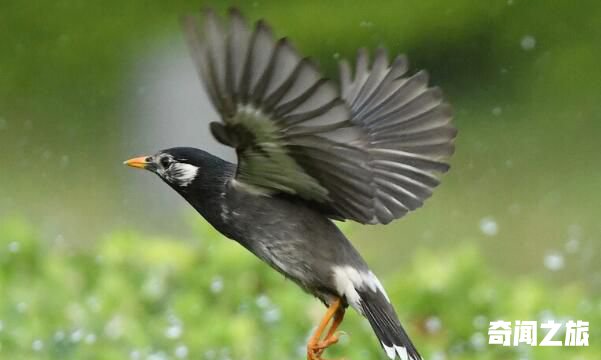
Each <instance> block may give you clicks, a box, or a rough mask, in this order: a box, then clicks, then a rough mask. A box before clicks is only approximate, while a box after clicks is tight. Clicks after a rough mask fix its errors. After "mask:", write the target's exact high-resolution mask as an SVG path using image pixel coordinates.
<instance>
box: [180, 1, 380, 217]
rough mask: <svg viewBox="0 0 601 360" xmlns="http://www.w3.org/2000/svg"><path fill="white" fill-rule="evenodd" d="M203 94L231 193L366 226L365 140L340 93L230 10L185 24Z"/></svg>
mask: <svg viewBox="0 0 601 360" xmlns="http://www.w3.org/2000/svg"><path fill="white" fill-rule="evenodd" d="M184 27H185V30H186V34H187V38H188V42H189V46H190V47H191V50H192V54H193V57H194V60H195V62H196V66H197V68H198V70H199V72H200V75H201V78H202V81H203V83H204V86H205V89H206V91H207V93H208V94H209V96H210V98H211V101H212V103H213V105H214V106H215V107H216V109H217V110H218V112H219V113H220V115H221V119H222V121H221V122H215V123H212V124H211V131H212V133H213V135H214V136H215V137H216V138H217V139H218V140H219V141H220V142H222V143H224V144H226V145H229V146H232V147H234V148H235V149H236V152H237V155H238V167H237V172H236V179H235V184H237V185H240V186H242V187H243V188H245V189H247V190H249V191H258V192H263V193H274V192H275V193H285V194H290V195H295V196H298V197H300V198H302V199H304V200H307V201H311V202H314V203H317V204H322V205H325V207H326V208H328V212H329V213H330V214H331V215H332V216H334V217H336V218H346V219H352V220H356V221H359V222H368V221H369V220H370V219H371V218H373V213H374V210H373V206H372V204H373V199H374V188H373V186H372V184H371V182H372V176H371V172H370V170H369V168H368V161H367V160H368V156H369V155H368V153H367V152H366V151H365V150H364V145H365V141H366V140H367V138H366V134H365V132H364V131H363V130H362V129H360V128H358V127H356V126H354V125H353V124H352V123H351V122H350V109H349V106H348V105H347V104H346V102H345V101H344V100H342V99H341V98H340V96H339V92H338V89H337V88H336V86H335V85H334V84H333V83H332V82H331V81H329V80H326V79H324V78H323V77H322V76H321V74H320V73H319V72H318V70H317V68H316V67H315V65H314V64H312V63H311V62H310V61H309V60H308V59H302V58H301V57H300V56H299V55H298V53H297V52H296V50H295V49H294V48H293V47H292V46H291V44H290V43H289V41H288V40H287V39H285V38H284V39H279V40H276V39H275V38H274V36H273V34H272V32H271V30H270V28H269V27H268V25H266V24H265V22H263V21H259V22H257V23H256V25H255V27H254V28H253V29H251V28H250V27H249V26H248V25H247V24H246V22H245V20H244V19H243V18H242V16H241V15H240V14H239V12H238V11H237V10H235V9H233V10H230V13H229V16H228V18H227V19H226V21H223V22H222V21H221V19H220V18H218V17H217V16H216V15H215V14H214V13H213V12H212V11H205V12H204V17H203V19H202V23H200V22H199V20H198V19H197V18H195V17H186V18H184Z"/></svg>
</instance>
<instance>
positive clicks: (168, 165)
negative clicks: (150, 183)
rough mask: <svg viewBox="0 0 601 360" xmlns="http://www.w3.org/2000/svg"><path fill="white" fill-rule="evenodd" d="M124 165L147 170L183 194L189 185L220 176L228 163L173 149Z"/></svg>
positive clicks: (196, 151)
mask: <svg viewBox="0 0 601 360" xmlns="http://www.w3.org/2000/svg"><path fill="white" fill-rule="evenodd" d="M125 164H126V165H129V166H131V167H134V168H139V169H145V170H148V171H151V172H153V173H155V174H157V175H158V176H159V177H160V178H161V179H163V181H165V182H166V183H167V184H169V185H171V186H172V187H173V188H174V189H176V190H179V191H183V190H186V189H187V188H189V187H191V186H194V185H193V183H202V182H203V179H204V180H208V179H212V178H214V177H215V176H219V175H222V174H223V171H224V168H225V167H226V166H225V164H228V163H227V162H225V161H224V160H221V159H219V158H218V157H216V156H213V155H211V154H209V153H208V152H206V151H203V150H200V149H195V148H191V147H176V148H171V149H166V150H161V151H159V152H158V153H156V154H154V155H151V156H140V157H137V158H133V159H130V160H127V161H126V162H125ZM220 177H221V178H223V176H220ZM199 185H200V184H199Z"/></svg>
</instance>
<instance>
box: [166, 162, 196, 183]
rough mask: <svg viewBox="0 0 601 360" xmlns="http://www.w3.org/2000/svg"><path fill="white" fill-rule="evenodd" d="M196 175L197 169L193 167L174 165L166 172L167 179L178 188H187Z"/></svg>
mask: <svg viewBox="0 0 601 360" xmlns="http://www.w3.org/2000/svg"><path fill="white" fill-rule="evenodd" d="M196 175H198V168H197V167H196V166H194V165H190V164H184V163H175V164H173V165H171V167H170V168H169V170H168V171H167V177H168V178H169V179H170V180H171V181H173V182H176V183H177V184H178V185H179V186H188V185H190V183H191V182H192V181H194V179H195V178H196Z"/></svg>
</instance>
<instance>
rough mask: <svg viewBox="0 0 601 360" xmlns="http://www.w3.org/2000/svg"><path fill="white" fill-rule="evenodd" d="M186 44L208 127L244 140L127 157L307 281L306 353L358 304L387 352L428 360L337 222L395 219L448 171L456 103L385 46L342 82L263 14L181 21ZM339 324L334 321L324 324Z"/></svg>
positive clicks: (225, 230)
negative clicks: (227, 150)
mask: <svg viewBox="0 0 601 360" xmlns="http://www.w3.org/2000/svg"><path fill="white" fill-rule="evenodd" d="M183 23H184V27H185V29H186V34H187V38H188V41H189V46H190V48H191V49H192V55H193V57H194V60H195V63H196V66H197V68H198V71H199V73H200V77H201V78H202V81H203V84H204V86H205V89H206V91H207V94H208V95H209V96H210V99H211V101H212V103H213V105H214V106H215V108H216V109H217V111H218V112H219V114H220V115H221V122H213V123H211V125H210V130H211V132H212V134H213V135H214V136H215V138H217V140H219V141H220V142H222V143H223V144H225V145H229V146H231V147H233V148H235V149H236V153H237V156H238V163H237V164H232V163H229V162H227V161H224V160H222V159H220V158H217V157H215V156H213V155H211V154H209V153H207V152H205V151H202V150H199V149H194V148H183V147H182V148H172V149H167V150H163V151H159V152H158V153H157V154H155V155H152V156H147V157H146V156H144V157H138V158H134V159H131V160H128V161H126V164H127V165H130V166H133V167H137V168H144V169H146V170H150V171H152V172H154V173H156V174H157V175H158V176H159V177H160V178H161V179H163V181H165V182H166V183H167V184H169V185H170V186H171V187H172V188H173V189H174V190H175V191H177V192H178V193H179V194H180V195H181V196H183V197H184V199H186V200H187V201H188V202H189V203H190V204H191V205H192V206H193V207H194V208H195V209H196V210H197V211H198V212H199V213H200V214H201V215H202V216H203V217H204V218H205V219H206V220H207V221H208V222H209V223H211V225H212V226H214V227H215V228H216V229H217V230H219V231H220V232H221V233H222V234H224V235H225V236H227V237H228V238H230V239H233V240H235V241H237V242H239V243H240V244H241V245H242V246H244V247H245V248H247V249H248V250H249V251H251V252H252V253H253V254H255V255H256V256H258V257H259V258H261V259H262V260H263V261H265V262H266V263H268V264H269V265H271V266H272V267H273V268H274V269H276V270H277V271H279V272H280V273H282V274H283V275H284V276H286V277H287V278H289V279H291V280H292V281H294V282H295V283H297V284H298V285H299V286H300V287H301V288H303V289H304V290H305V291H307V292H308V293H310V294H313V295H314V296H316V297H317V298H319V299H320V300H321V301H322V302H323V303H324V304H325V305H326V306H327V307H328V310H327V313H326V315H325V316H324V318H323V320H322V321H321V323H320V324H319V326H318V328H317V330H316V331H315V333H314V334H313V336H312V337H311V339H310V340H309V343H308V345H307V358H308V359H309V360H317V359H321V356H322V353H323V351H324V350H325V349H326V348H327V347H328V346H330V345H332V344H334V343H336V341H337V339H338V337H337V335H336V329H337V327H338V325H339V324H340V322H341V321H342V318H343V316H344V311H345V309H346V308H347V307H348V306H349V305H350V306H351V307H352V308H354V309H355V310H356V311H357V312H359V313H360V314H361V315H363V316H365V317H366V318H367V319H368V320H369V323H370V324H371V326H372V328H373V330H374V332H375V334H376V336H377V337H378V339H379V341H380V344H381V345H382V347H383V349H384V350H385V351H386V354H387V355H388V357H389V358H391V359H394V358H396V357H397V356H398V357H399V358H401V359H411V360H417V359H421V357H420V355H419V353H418V352H417V350H416V348H415V346H414V345H413V343H412V342H411V340H410V339H409V336H408V335H407V333H406V332H405V330H404V329H403V327H402V326H401V323H400V322H399V319H398V317H397V314H396V312H395V310H394V308H393V306H392V304H391V302H390V299H389V298H388V296H387V295H386V291H385V290H384V287H383V286H382V284H381V283H380V281H379V280H378V278H377V277H376V276H375V275H374V273H373V272H371V271H370V269H369V267H368V266H367V264H366V263H365V261H364V260H363V258H362V257H361V255H359V253H358V252H357V251H356V250H355V248H354V247H353V246H352V245H351V243H350V242H349V241H348V240H347V238H346V237H345V236H344V235H343V234H342V232H340V230H338V228H337V227H336V225H334V223H333V222H332V219H334V220H345V219H348V220H352V221H356V222H359V223H361V224H387V223H389V222H391V221H392V220H394V219H398V218H400V217H402V216H403V215H405V214H407V213H408V212H409V211H412V210H415V209H417V208H418V207H420V206H422V204H423V202H424V200H425V199H426V198H428V197H430V195H431V194H432V191H433V189H434V188H435V187H436V186H437V185H438V184H439V177H438V175H439V174H440V173H443V172H446V171H447V170H448V169H449V165H448V163H447V160H448V158H449V157H450V156H451V154H452V153H453V150H454V145H453V142H454V138H455V136H456V129H455V128H454V127H453V125H452V124H451V120H452V115H451V108H450V106H449V105H448V104H446V103H445V102H444V101H443V99H442V95H441V91H440V90H439V89H438V88H430V87H428V84H427V83H428V76H427V74H426V73H425V72H423V71H422V72H418V73H416V74H415V75H412V76H407V75H406V72H407V66H408V65H407V59H406V58H405V57H404V56H398V57H396V58H395V59H394V61H393V62H392V63H389V62H388V58H387V55H386V52H385V50H384V49H378V50H377V51H376V54H375V57H374V60H373V63H372V64H371V65H370V63H369V59H368V54H367V52H366V51H365V50H360V51H359V55H358V57H357V60H356V68H355V71H354V73H353V71H351V68H350V66H349V64H348V63H347V62H346V61H343V62H341V63H340V84H339V87H337V86H336V84H335V83H334V82H332V81H330V80H327V79H325V78H323V77H322V75H321V74H320V72H319V71H318V69H317V67H316V66H315V65H314V64H313V63H312V62H311V61H310V60H309V59H307V58H301V57H300V56H299V54H298V53H297V52H296V50H295V49H294V48H293V47H292V45H291V44H290V42H289V41H288V40H287V39H286V38H282V39H279V40H276V39H275V38H274V36H273V34H272V31H271V29H270V28H269V26H268V25H267V24H266V23H265V22H264V21H259V22H257V23H256V25H255V26H254V28H250V27H249V26H248V25H247V23H246V21H245V20H244V19H243V17H242V16H241V15H240V13H239V12H238V11H237V10H236V9H232V10H230V12H229V16H228V18H227V20H226V21H222V20H221V19H220V18H219V17H218V16H216V15H215V14H214V13H213V12H212V11H210V10H208V11H205V12H204V14H203V17H202V22H201V21H199V19H197V18H195V17H193V16H190V17H186V18H184V20H183ZM330 322H331V323H332V324H331V326H330V327H329V329H328V324H329V323H330Z"/></svg>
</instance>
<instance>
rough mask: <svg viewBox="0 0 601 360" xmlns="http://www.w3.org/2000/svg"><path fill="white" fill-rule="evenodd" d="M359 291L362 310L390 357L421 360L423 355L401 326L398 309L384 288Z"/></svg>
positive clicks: (403, 359) (402, 359)
mask: <svg viewBox="0 0 601 360" xmlns="http://www.w3.org/2000/svg"><path fill="white" fill-rule="evenodd" d="M357 292H358V294H359V297H360V299H361V300H360V304H361V305H360V306H361V310H362V311H361V312H362V314H363V316H365V317H366V318H367V320H369V323H370V325H371V327H372V328H373V330H374V332H375V333H376V336H377V337H378V339H379V340H380V344H381V345H382V348H383V349H384V350H385V351H386V355H388V357H389V358H390V359H396V358H397V356H398V357H399V358H400V359H401V360H421V359H422V357H421V356H420V355H419V353H418V352H417V350H416V349H415V346H414V345H413V343H412V342H411V340H410V339H409V336H408V335H407V333H406V332H405V330H404V329H403V327H402V326H401V322H400V321H399V318H398V316H397V314H396V311H394V308H393V307H392V304H390V302H389V301H388V297H387V295H386V294H385V293H383V289H378V291H375V292H374V291H371V290H370V289H365V290H363V291H360V290H358V289H357Z"/></svg>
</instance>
